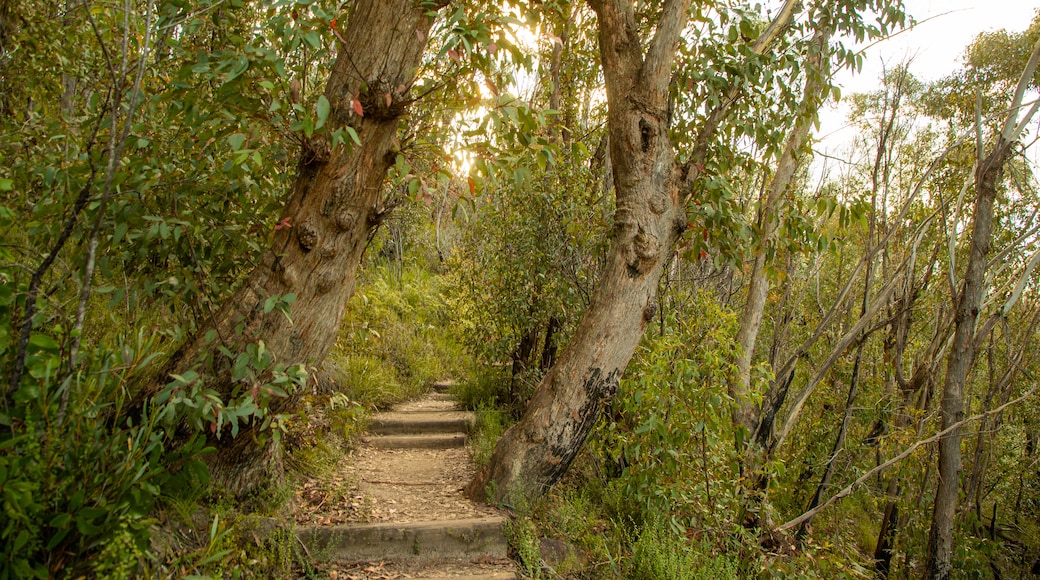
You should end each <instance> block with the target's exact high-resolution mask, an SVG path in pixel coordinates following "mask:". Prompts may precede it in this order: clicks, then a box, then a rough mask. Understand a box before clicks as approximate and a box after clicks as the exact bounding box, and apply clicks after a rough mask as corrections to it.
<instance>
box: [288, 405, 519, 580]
mask: <svg viewBox="0 0 1040 580" xmlns="http://www.w3.org/2000/svg"><path fill="white" fill-rule="evenodd" d="M443 388H444V387H443V386H442V387H441V389H442V390H443ZM472 420H473V419H472V415H471V414H469V413H466V412H463V411H458V410H456V408H455V403H454V401H453V400H452V399H451V397H450V396H449V395H447V394H446V393H444V392H437V391H435V392H432V393H430V394H428V395H427V396H425V397H424V398H422V399H420V400H417V401H413V402H410V403H405V404H403V405H399V406H398V407H396V408H395V409H394V410H393V411H392V412H389V413H383V414H380V415H377V416H375V417H373V419H372V426H371V427H370V433H369V434H368V435H366V437H364V439H363V443H362V445H361V446H359V447H358V448H357V449H356V450H355V451H354V452H353V453H351V454H349V455H347V456H346V457H344V458H343V461H341V463H340V466H339V468H338V469H337V471H336V472H335V474H334V475H333V476H332V477H331V478H328V479H326V480H322V481H311V482H307V483H305V484H304V485H303V486H301V487H300V488H299V489H298V490H297V493H296V504H297V510H296V514H297V516H296V517H297V524H298V526H299V527H300V528H301V529H310V530H317V532H316V533H324V532H325V531H327V530H333V529H335V530H341V529H342V530H349V531H350V533H354V532H358V533H361V532H364V531H366V530H365V528H366V526H368V527H369V528H370V529H373V528H377V527H378V528H379V529H380V530H384V531H383V532H381V533H382V535H383V536H384V537H383V538H381V539H380V540H379V541H387V540H386V537H388V536H390V535H393V536H395V537H396V536H407V538H409V539H407V540H405V541H411V542H415V543H416V546H418V542H419V539H418V536H416V537H413V536H408V534H409V533H411V532H409V531H408V530H411V529H414V527H415V526H425V527H424V528H423V529H424V530H426V531H425V532H424V533H426V534H434V536H435V537H430V539H429V540H427V537H428V536H422V538H423V542H424V546H425V545H429V546H430V547H429V548H427V549H426V551H424V552H423V553H420V550H419V549H418V547H415V548H414V549H413V551H414V552H415V557H412V556H411V555H410V554H402V550H401V549H400V547H394V546H390V545H387V546H386V547H385V554H387V557H386V558H385V559H382V560H379V561H370V560H371V559H370V558H367V559H366V560H369V561H354V562H351V561H345V560H344V559H343V556H341V554H344V553H348V552H349V550H348V549H347V548H346V547H344V546H337V548H336V556H337V557H334V558H329V562H327V563H326V564H324V565H322V569H323V570H325V571H327V572H328V574H329V577H330V578H335V579H351V580H377V579H378V580H384V579H398V578H455V579H459V580H461V579H467V580H481V579H488V580H500V579H501V580H504V579H506V578H515V577H516V575H515V573H514V572H513V571H514V566H513V564H512V562H511V561H510V560H509V559H507V558H505V553H504V540H503V541H502V542H501V544H499V541H498V540H494V541H492V542H489V541H487V540H484V544H488V545H487V546H484V545H481V546H468V545H467V546H462V547H461V549H462V550H463V553H456V552H457V551H458V547H457V546H456V547H450V546H449V547H444V546H441V544H443V543H444V542H441V540H440V539H439V536H438V534H439V535H441V536H444V537H445V538H447V539H448V542H453V541H454V542H458V539H457V538H458V537H459V535H460V534H459V533H458V531H457V530H452V529H448V528H450V527H451V526H452V525H453V524H456V523H460V522H500V520H501V518H502V517H503V514H502V513H501V512H499V511H498V510H496V509H494V508H491V507H489V506H486V505H482V504H476V503H473V502H471V501H469V500H467V499H466V498H465V497H463V495H462V488H463V487H464V486H465V485H466V484H467V483H469V481H470V479H471V478H472V477H473V474H474V473H475V470H476V468H475V466H474V465H473V460H472V456H471V453H470V450H469V447H468V446H466V445H465V439H466V433H465V430H466V429H467V427H468V426H469V425H471V424H472ZM460 430H461V431H460ZM460 444H461V446H460ZM440 524H444V525H445V528H446V529H445V531H443V532H440V531H439V530H438V529H437V528H438V526H439V525H440ZM498 525H499V526H500V523H499V524H498ZM385 530H393V533H390V532H387V531H385ZM402 530H403V531H402ZM430 530H433V531H430ZM346 534H347V532H346V531H344V532H343V535H346ZM496 534H500V532H496ZM496 537H497V535H496ZM350 542H353V543H354V544H359V543H361V542H360V541H359V540H357V539H353V540H349V541H346V540H343V541H340V544H346V543H350ZM344 550H346V552H344ZM372 550H375V552H372ZM404 551H407V550H404ZM363 553H364V552H363ZM368 553H380V554H382V553H384V551H383V549H382V548H379V547H372V546H370V550H369V552H368ZM346 557H348V558H349V555H348V556H346Z"/></svg>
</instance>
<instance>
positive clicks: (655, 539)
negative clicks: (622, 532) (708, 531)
mask: <svg viewBox="0 0 1040 580" xmlns="http://www.w3.org/2000/svg"><path fill="white" fill-rule="evenodd" d="M626 577H628V578H631V579H632V580H727V579H734V580H735V579H736V578H738V574H737V562H736V559H735V558H733V557H731V556H728V555H715V554H712V553H711V548H710V546H708V545H704V544H693V543H691V542H690V541H689V540H687V539H686V538H685V537H684V536H681V535H679V534H678V533H676V531H675V530H672V529H671V528H670V527H668V526H667V525H666V524H664V523H662V522H661V521H660V520H656V519H655V520H651V521H649V522H648V523H647V524H646V525H644V526H643V527H642V529H641V530H640V531H639V537H638V539H637V540H636V542H635V545H634V546H633V547H632V560H631V562H630V564H629V568H628V573H627V574H626Z"/></svg>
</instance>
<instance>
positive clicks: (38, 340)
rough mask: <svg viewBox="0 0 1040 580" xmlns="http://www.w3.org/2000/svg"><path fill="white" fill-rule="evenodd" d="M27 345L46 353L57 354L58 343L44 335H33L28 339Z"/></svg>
mask: <svg viewBox="0 0 1040 580" xmlns="http://www.w3.org/2000/svg"><path fill="white" fill-rule="evenodd" d="M29 344H30V345H32V346H35V347H36V348H38V349H40V350H45V351H47V352H58V341H56V340H54V339H53V338H52V337H50V336H48V335H46V334H34V335H32V336H31V337H30V338H29Z"/></svg>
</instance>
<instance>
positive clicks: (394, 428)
mask: <svg viewBox="0 0 1040 580" xmlns="http://www.w3.org/2000/svg"><path fill="white" fill-rule="evenodd" d="M474 421H475V419H474V417H473V413H466V412H464V411H411V412H394V413H382V414H379V415H376V416H375V417H373V418H372V421H371V422H370V423H369V425H368V432H369V433H371V434H372V435H406V434H420V433H466V432H469V431H470V430H471V429H472V428H473V424H474Z"/></svg>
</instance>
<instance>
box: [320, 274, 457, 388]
mask: <svg viewBox="0 0 1040 580" xmlns="http://www.w3.org/2000/svg"><path fill="white" fill-rule="evenodd" d="M364 275H365V280H364V282H363V283H362V284H361V285H360V287H359V290H358V292H357V293H356V294H355V296H354V298H353V299H352V300H351V302H350V305H349V306H348V312H347V316H346V322H345V324H344V327H343V330H342V332H341V336H340V340H339V342H338V343H337V345H336V347H335V348H334V349H333V352H332V353H331V354H330V358H331V360H332V361H333V365H332V366H333V367H334V368H338V372H339V373H340V375H341V376H340V377H338V378H339V380H340V381H341V382H342V384H343V385H344V387H345V389H346V394H347V395H348V396H349V397H350V398H351V399H353V400H355V401H358V402H360V403H362V404H363V405H365V406H367V407H375V408H385V407H387V406H390V405H393V404H394V403H397V402H399V401H402V400H405V399H408V398H411V397H415V396H417V395H419V394H420V393H422V392H423V391H425V390H426V389H428V388H429V387H430V385H431V384H433V383H434V382H436V381H438V380H441V379H445V378H455V379H460V380H463V381H465V380H467V378H468V376H469V375H470V374H471V373H472V368H473V362H472V359H471V357H469V356H468V355H467V354H466V353H465V351H464V349H463V348H462V346H461V345H460V344H459V343H458V341H457V340H456V337H455V336H454V334H453V332H454V330H453V328H452V323H451V316H449V313H448V306H447V304H446V302H445V300H444V296H443V293H444V291H445V281H444V279H443V278H442V277H441V276H438V275H436V274H433V273H430V272H429V271H426V270H424V269H422V268H421V267H420V266H418V265H416V264H414V263H412V262H409V261H406V262H404V263H403V264H396V263H393V264H376V265H374V266H373V267H371V268H369V269H368V270H366V272H365V274H364Z"/></svg>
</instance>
